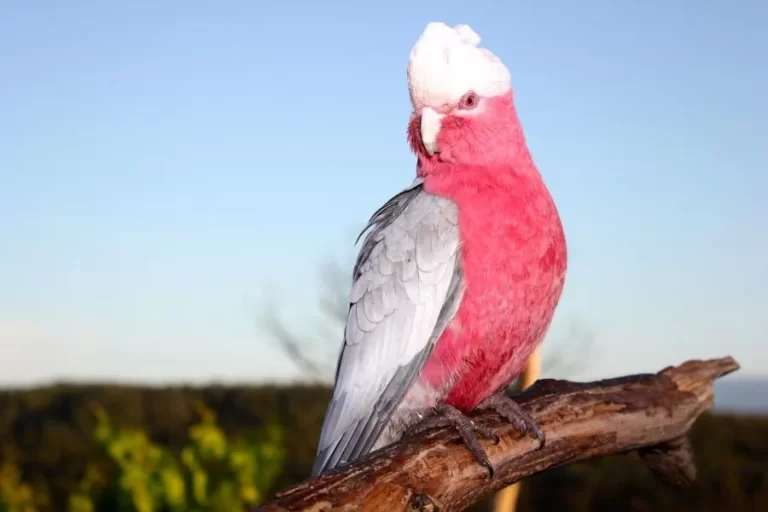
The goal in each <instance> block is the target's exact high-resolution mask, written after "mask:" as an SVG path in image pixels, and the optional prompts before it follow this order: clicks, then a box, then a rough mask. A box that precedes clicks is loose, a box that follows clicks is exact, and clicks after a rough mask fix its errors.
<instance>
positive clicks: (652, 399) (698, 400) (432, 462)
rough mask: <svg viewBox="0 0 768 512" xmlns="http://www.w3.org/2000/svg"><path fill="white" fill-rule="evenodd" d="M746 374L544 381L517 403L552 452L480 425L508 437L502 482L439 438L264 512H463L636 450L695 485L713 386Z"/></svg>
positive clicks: (385, 454)
mask: <svg viewBox="0 0 768 512" xmlns="http://www.w3.org/2000/svg"><path fill="white" fill-rule="evenodd" d="M738 367H739V366H738V364H737V363H736V361H734V360H733V359H732V358H730V357H726V358H723V359H716V360H711V361H689V362H687V363H684V364H682V365H680V366H677V367H670V368H667V369H665V370H663V371H661V372H659V373H657V374H646V375H633V376H628V377H621V378H617V379H610V380H604V381H598V382H592V383H574V382H568V381H558V380H549V379H547V380H540V381H538V382H537V383H536V384H534V385H533V386H532V387H531V388H529V389H528V390H527V391H525V392H524V393H522V394H520V395H519V396H518V401H519V403H520V404H521V405H522V406H523V407H524V408H525V409H526V410H528V411H529V412H530V413H531V414H532V415H533V417H534V418H535V419H536V420H537V421H538V422H539V423H540V424H541V425H542V427H544V430H545V433H546V436H547V442H546V444H545V446H544V447H543V448H540V449H539V448H538V447H537V446H538V445H537V442H536V440H535V439H532V438H523V439H521V438H519V436H518V435H517V434H516V432H515V431H514V430H513V429H512V428H511V427H510V426H509V425H507V424H505V423H504V422H503V421H502V420H501V419H500V418H499V417H498V415H496V414H495V413H493V412H489V411H486V412H483V413H481V414H478V415H477V416H476V418H477V421H479V422H481V423H483V424H485V425H488V426H489V427H491V428H493V429H494V431H495V432H496V433H497V434H498V435H499V436H500V438H501V440H500V442H499V444H497V445H493V444H492V443H490V442H488V443H486V444H485V445H484V446H485V449H486V451H487V452H488V455H489V458H490V460H491V462H492V463H493V465H494V466H495V468H496V476H495V477H494V478H493V479H490V478H489V477H488V472H487V471H486V470H485V468H483V467H482V466H480V465H478V464H477V463H476V462H475V460H474V459H473V457H472V455H471V454H470V453H469V451H468V450H467V449H466V447H464V446H463V445H462V444H461V443H460V442H459V440H458V437H457V436H456V435H455V434H453V432H451V431H450V430H448V429H440V430H437V431H431V432H426V433H424V434H422V435H420V436H417V437H415V438H408V439H404V440H402V441H400V442H398V443H396V444H394V445H392V446H390V447H387V448H385V449H383V450H380V451H377V452H375V453H372V454H371V455H369V456H368V457H365V458H363V459H361V460H358V461H356V462H355V463H353V464H351V465H349V466H347V467H344V468H340V470H339V471H337V472H334V473H330V474H326V475H321V476H319V477H317V478H314V479H312V480H309V481H307V482H304V483H301V484H299V485H297V486H295V487H293V488H291V489H289V490H287V491H285V492H282V493H280V494H278V495H277V496H276V497H275V499H274V500H273V501H271V502H269V503H266V504H265V505H263V506H261V507H260V508H258V509H257V510H258V511H260V512H268V511H269V512H275V511H294V512H299V511H303V512H309V511H313V512H320V511H329V510H338V511H353V510H356V511H357V510H359V511H371V512H384V511H386V512H395V511H405V510H408V511H412V510H421V511H443V512H447V511H458V510H463V509H464V508H466V507H467V506H469V505H471V504H472V503H474V502H476V501H478V500H480V499H481V498H483V497H485V496H487V495H489V494H490V493H492V492H495V491H497V490H499V489H501V488H503V487H505V486H507V485H509V484H511V483H513V482H516V481H519V480H520V479H522V478H524V477H526V476H529V475H533V474H535V473H539V472H541V471H544V470H546V469H548V468H551V467H555V466H561V465H565V464H570V463H572V462H576V461H580V460H584V459H587V458H591V457H597V456H603V455H609V454H615V453H624V452H629V451H633V450H639V451H640V452H641V455H642V456H643V459H644V460H645V461H647V463H648V464H649V466H650V467H651V469H652V470H653V471H654V472H655V473H657V474H659V475H660V476H662V477H663V478H664V479H665V480H666V481H668V482H671V483H674V484H686V483H688V482H690V481H692V480H693V478H694V475H695V471H694V467H693V462H692V457H691V451H690V445H689V444H688V442H687V440H686V436H687V434H688V431H689V429H690V428H691V425H692V424H693V422H694V421H695V420H696V418H697V417H698V416H699V415H700V414H701V413H702V412H704V411H705V410H706V409H707V408H709V407H710V406H711V405H712V403H713V399H714V397H713V383H714V380H715V379H717V378H718V377H721V376H723V375H726V374H728V373H730V372H733V371H735V370H737V369H738Z"/></svg>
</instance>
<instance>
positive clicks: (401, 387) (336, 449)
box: [312, 343, 434, 477]
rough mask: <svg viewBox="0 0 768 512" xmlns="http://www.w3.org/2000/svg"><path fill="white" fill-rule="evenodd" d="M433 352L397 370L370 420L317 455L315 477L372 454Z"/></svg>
mask: <svg viewBox="0 0 768 512" xmlns="http://www.w3.org/2000/svg"><path fill="white" fill-rule="evenodd" d="M433 348H434V343H430V344H429V345H428V346H426V347H425V348H424V349H423V350H422V351H421V352H419V353H418V354H417V355H416V357H414V358H413V360H411V362H410V363H408V364H407V365H405V366H401V367H400V368H399V369H398V370H397V372H396V373H395V375H394V376H393V377H392V380H390V381H389V384H388V385H387V387H386V388H385V389H384V392H383V393H382V394H381V397H380V398H379V400H378V401H377V402H376V404H375V406H374V407H373V410H372V412H371V414H370V416H368V417H367V418H361V419H360V420H358V421H357V422H356V423H354V424H353V425H352V426H351V427H350V428H349V429H348V430H347V431H346V432H345V433H344V435H342V436H341V438H339V439H338V440H336V442H335V443H333V444H332V445H331V446H328V447H327V448H326V449H323V450H319V451H318V454H317V458H316V459H315V464H314V466H313V468H312V477H315V476H317V475H319V474H322V473H327V472H328V471H331V470H333V469H334V468H336V467H337V466H339V465H341V464H344V463H345V462H348V461H352V460H356V459H358V458H360V457H362V456H364V455H367V454H368V453H369V452H370V451H371V448H372V447H373V445H374V444H375V443H376V440H377V439H378V438H379V436H380V435H381V432H382V430H384V427H385V426H386V425H387V422H389V419H390V418H391V417H392V414H393V413H394V412H395V409H396V408H397V406H398V405H399V404H400V402H401V401H402V399H403V396H405V393H406V392H407V391H408V389H410V387H411V385H413V382H414V380H416V377H417V376H418V374H419V372H420V371H421V368H422V367H423V366H424V363H425V362H426V360H427V358H428V357H429V355H430V354H431V353H432V349H433Z"/></svg>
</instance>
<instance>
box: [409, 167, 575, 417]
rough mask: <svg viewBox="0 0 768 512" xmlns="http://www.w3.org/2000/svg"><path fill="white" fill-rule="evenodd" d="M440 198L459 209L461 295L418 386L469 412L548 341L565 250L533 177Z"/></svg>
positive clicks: (492, 180) (486, 183) (553, 213)
mask: <svg viewBox="0 0 768 512" xmlns="http://www.w3.org/2000/svg"><path fill="white" fill-rule="evenodd" d="M436 193H437V192H436ZM443 195H446V196H448V197H450V198H451V199H453V200H454V201H456V203H457V204H458V205H459V228H460V230H461V235H462V246H461V263H462V270H463V272H464V282H465V291H464V295H463V298H462V302H461V306H460V307H459V310H458V312H457V314H456V316H455V317H454V320H453V321H452V322H451V324H450V325H449V326H448V328H447V329H446V331H445V332H444V334H443V335H442V336H441V338H440V339H439V341H438V343H437V345H436V347H435V350H434V352H433V353H432V355H431V356H430V359H429V360H428V361H427V363H426V365H425V368H424V371H423V372H422V379H423V382H424V383H425V384H426V383H428V384H429V385H430V387H432V388H433V389H439V390H440V394H441V395H443V399H444V400H445V401H446V402H447V403H449V404H451V405H454V406H456V407H458V408H460V409H464V410H471V409H472V408H474V407H475V406H476V405H477V403H479V402H480V401H482V400H483V399H485V398H486V397H487V396H489V395H491V394H492V393H494V392H495V391H497V390H498V389H499V388H500V387H502V386H504V385H506V384H508V383H509V382H511V381H512V380H513V379H514V378H515V377H516V376H517V375H518V374H519V373H520V372H521V371H522V369H523V368H524V366H525V363H526V361H527V360H528V357H529V356H530V354H531V353H532V352H533V350H534V349H535V348H536V346H537V345H538V344H539V343H540V342H541V340H542V338H543V337H544V334H546V331H547V329H548V328H549V325H550V323H551V321H552V317H553V314H554V311H555V307H556V306H557V303H558V301H559V299H560V295H561V293H562V289H563V284H564V278H565V270H566V245H565V238H564V234H563V229H562V225H561V222H560V218H559V216H558V213H557V210H556V208H555V206H554V203H553V201H552V198H551V196H550V194H549V192H548V191H547V189H546V187H545V186H544V184H543V182H542V181H541V179H540V178H539V176H538V173H536V174H535V175H530V176H519V175H511V176H505V179H504V180H500V179H498V178H497V177H488V179H486V180H482V184H481V185H475V186H463V187H458V188H457V189H456V191H455V192H453V191H447V193H444V194H443Z"/></svg>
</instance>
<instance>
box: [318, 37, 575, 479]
mask: <svg viewBox="0 0 768 512" xmlns="http://www.w3.org/2000/svg"><path fill="white" fill-rule="evenodd" d="M479 44H480V37H479V36H478V35H477V34H476V33H475V32H474V31H473V30H472V29H471V28H470V27H469V26H467V25H458V26H455V27H449V26H448V25H445V24H443V23H430V24H428V25H427V27H426V29H425V31H424V33H423V34H422V35H421V37H420V38H419V39H418V41H417V42H416V44H415V46H414V47H413V49H412V51H411V55H410V61H409V64H408V86H409V92H410V98H411V103H412V105H413V114H412V116H411V119H410V122H409V125H408V140H409V142H410V145H411V148H412V150H413V152H414V153H415V154H416V158H417V165H416V174H417V177H416V179H415V181H414V182H413V183H412V184H411V185H410V186H409V187H408V188H406V189H405V190H403V191H402V192H400V193H398V194H397V195H395V196H394V197H393V198H392V199H390V200H389V201H388V202H387V203H386V204H384V205H383V206H382V207H381V208H380V209H379V210H378V211H377V212H376V213H374V215H373V216H372V217H371V219H370V222H369V224H368V226H367V227H366V229H365V230H364V232H366V231H367V232H368V233H367V235H366V237H365V240H364V243H363V245H362V247H361V249H360V252H359V255H358V258H357V262H356V264H355V266H354V270H353V276H352V286H351V291H350V296H349V303H350V306H349V313H348V317H347V324H346V327H345V331H344V342H343V345H342V349H341V354H340V356H339V361H338V366H337V370H336V380H335V385H334V389H333V396H332V398H331V401H330V404H329V406H328V410H327V412H326V416H325V421H324V424H323V429H322V433H321V435H320V442H319V446H318V450H317V458H316V461H315V466H314V469H313V474H314V475H317V474H319V473H324V472H327V471H329V470H331V469H333V468H335V467H337V466H339V465H341V464H343V463H346V462H349V461H352V460H354V459H357V458H359V457H361V456H363V455H365V454H367V453H369V452H371V451H373V450H376V449H379V448H381V447H384V446H386V445H388V444H390V443H393V442H395V441H397V440H398V439H400V438H401V437H402V436H403V435H404V433H405V432H406V431H418V430H422V429H425V428H429V427H434V426H438V425H442V426H445V425H450V426H451V427H453V428H455V429H456V430H457V431H458V433H459V434H460V435H461V438H462V439H463V441H464V442H465V443H466V445H467V446H468V448H469V449H470V450H471V451H472V453H473V454H474V456H475V457H476V458H477V459H478V461H479V462H480V463H482V464H484V465H485V466H486V467H488V468H489V470H490V471H491V473H492V472H493V468H492V466H491V464H490V462H489V460H488V458H487V455H486V454H485V452H484V450H483V449H482V447H481V446H480V444H479V442H478V437H477V436H478V435H479V436H482V437H485V438H491V439H493V438H494V437H495V436H494V435H493V433H492V432H490V430H488V429H487V428H485V427H483V426H481V425H479V424H475V423H473V422H472V421H471V420H470V419H469V418H468V417H467V414H468V413H469V412H471V411H472V410H474V409H482V408H492V409H494V410H496V411H497V412H499V414H501V415H502V416H504V417H505V418H507V419H508V420H509V421H511V422H512V423H513V425H514V426H515V427H516V428H517V429H518V430H520V431H521V433H527V434H532V435H535V436H537V437H538V438H539V441H540V443H543V442H544V435H543V432H542V430H541V428H540V427H539V426H538V425H537V424H536V423H535V422H534V421H533V420H532V418H531V417H530V416H529V415H528V414H527V413H525V411H523V410H522V409H521V408H520V407H519V406H518V405H517V404H516V403H515V402H514V401H512V400H510V399H509V398H507V397H505V396H504V395H503V393H502V391H503V389H504V388H505V387H506V386H507V385H508V384H509V383H511V382H512V381H513V380H514V379H515V378H516V377H517V376H518V375H519V374H520V373H521V372H522V371H523V369H524V367H525V365H526V363H527V360H528V358H529V357H530V355H531V354H532V352H533V351H534V349H535V348H536V347H537V346H538V345H539V343H540V342H541V341H542V339H543V338H544V335H545V334H546V332H547V330H548V328H549V326H550V323H551V321H552V317H553V315H554V312H555V308H556V306H557V303H558V301H559V300H560V295H561V293H562V290H563V285H564V281H565V272H566V244H565V236H564V233H563V228H562V224H561V222H560V217H559V214H558V212H557V208H556V207H555V204H554V202H553V199H552V197H551V195H550V193H549V191H548V189H547V187H546V186H545V184H544V182H543V181H542V177H541V175H540V173H539V171H538V169H537V168H536V165H535V164H534V162H533V159H532V157H531V154H530V152H529V150H528V146H527V144H526V141H525V138H524V135H523V130H522V128H521V126H520V122H519V120H518V116H517V113H516V111H515V106H514V102H513V97H512V87H511V82H510V74H509V71H508V70H507V68H506V67H505V66H504V64H503V63H502V62H501V60H500V59H498V58H497V57H496V56H495V55H494V54H492V53H491V52H490V51H488V50H487V49H485V48H482V47H480V46H479Z"/></svg>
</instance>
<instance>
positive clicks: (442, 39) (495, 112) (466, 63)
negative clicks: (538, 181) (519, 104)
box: [408, 23, 524, 167]
mask: <svg viewBox="0 0 768 512" xmlns="http://www.w3.org/2000/svg"><path fill="white" fill-rule="evenodd" d="M479 44H480V36H478V35H477V34H476V33H475V32H474V31H473V30H472V29H471V28H470V27H469V26H467V25H457V26H455V27H449V26H448V25H446V24H444V23H430V24H428V25H427V28H426V29H425V30H424V33H423V34H422V35H421V37H420V38H419V39H418V41H417V42H416V44H415V45H414V47H413V49H412V50H411V56H410V61H409V62H408V89H409V93H410V97H411V103H412V105H413V113H412V115H411V119H410V123H409V125H408V139H409V142H410V144H411V148H412V149H413V151H414V152H415V153H416V155H417V156H418V157H419V159H420V160H421V163H422V164H424V165H422V167H425V166H426V167H431V166H434V165H435V164H437V163H438V162H445V163H453V164H471V165H492V164H495V163H499V162H500V161H503V160H505V159H509V158H510V154H511V153H510V152H511V151H514V146H516V145H519V144H520V143H521V141H522V133H521V130H520V126H519V123H518V121H517V116H516V114H515V109H514V104H513V101H512V85H511V82H510V74H509V70H507V68H506V66H504V64H503V63H502V62H501V60H500V59H499V58H498V57H496V56H495V55H494V54H493V53H491V52H490V51H488V50H486V49H485V48H481V47H479ZM523 146H524V144H523Z"/></svg>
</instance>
